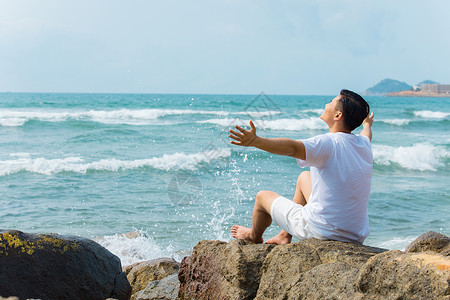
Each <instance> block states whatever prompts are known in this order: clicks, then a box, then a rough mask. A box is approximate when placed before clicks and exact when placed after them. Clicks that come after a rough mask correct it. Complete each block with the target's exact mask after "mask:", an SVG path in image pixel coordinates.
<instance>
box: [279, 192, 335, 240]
mask: <svg viewBox="0 0 450 300" xmlns="http://www.w3.org/2000/svg"><path fill="white" fill-rule="evenodd" d="M302 211H303V206H302V205H300V204H297V203H295V202H294V201H291V200H289V199H287V198H285V197H283V196H280V197H278V198H276V199H275V200H273V203H272V206H271V207H270V216H271V217H272V221H273V222H274V223H275V224H276V225H278V226H280V227H281V228H283V229H284V230H286V231H287V232H288V233H290V234H291V235H292V236H293V237H295V238H296V239H299V240H304V239H309V238H316V239H320V240H328V238H326V237H324V236H323V235H320V234H319V233H317V232H316V231H315V230H313V229H311V227H310V226H309V225H308V223H306V221H305V219H304V218H303V213H302Z"/></svg>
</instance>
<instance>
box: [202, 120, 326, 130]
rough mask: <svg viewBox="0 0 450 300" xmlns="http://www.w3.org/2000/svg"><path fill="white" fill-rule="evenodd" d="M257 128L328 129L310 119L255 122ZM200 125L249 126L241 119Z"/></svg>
mask: <svg viewBox="0 0 450 300" xmlns="http://www.w3.org/2000/svg"><path fill="white" fill-rule="evenodd" d="M253 122H254V123H255V126H256V127H257V128H259V129H272V130H289V131H298V130H308V129H312V130H320V129H327V126H326V124H325V123H324V122H323V121H322V120H321V119H319V118H313V117H311V118H308V119H278V120H253ZM198 123H208V124H215V125H220V126H225V127H228V126H233V125H241V126H247V127H248V126H249V125H248V121H247V120H245V121H244V120H241V119H230V118H224V119H209V120H205V121H198Z"/></svg>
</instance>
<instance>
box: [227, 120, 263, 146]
mask: <svg viewBox="0 0 450 300" xmlns="http://www.w3.org/2000/svg"><path fill="white" fill-rule="evenodd" d="M234 127H235V128H236V129H237V130H239V131H240V132H237V131H234V130H230V131H229V132H230V133H231V134H230V135H229V137H230V138H232V139H233V140H236V141H231V143H232V144H233V145H238V146H245V147H249V146H253V142H254V141H255V140H256V138H257V136H256V127H255V124H253V122H252V120H250V130H245V129H244V128H242V127H240V126H238V125H236V126H234Z"/></svg>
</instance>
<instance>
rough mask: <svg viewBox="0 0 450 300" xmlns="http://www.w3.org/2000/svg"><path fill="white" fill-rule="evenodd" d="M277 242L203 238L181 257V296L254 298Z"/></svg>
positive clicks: (179, 274)
mask: <svg viewBox="0 0 450 300" xmlns="http://www.w3.org/2000/svg"><path fill="white" fill-rule="evenodd" d="M274 247H275V246H274V245H267V244H256V245H254V244H253V245H249V244H247V243H246V242H244V241H237V240H234V241H231V242H230V243H225V242H220V241H200V242H199V243H198V244H197V245H196V246H195V247H194V251H193V254H192V256H188V257H185V258H183V260H182V261H181V267H180V272H179V273H178V279H179V280H180V289H179V294H178V296H179V298H180V299H253V298H254V297H255V296H256V293H257V291H258V285H259V281H260V278H261V266H262V264H263V262H264V259H265V258H266V256H267V254H269V253H270V251H271V250H272V249H273V248H274Z"/></svg>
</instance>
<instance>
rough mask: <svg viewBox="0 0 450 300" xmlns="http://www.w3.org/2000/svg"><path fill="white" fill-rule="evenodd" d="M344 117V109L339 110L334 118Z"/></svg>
mask: <svg viewBox="0 0 450 300" xmlns="http://www.w3.org/2000/svg"><path fill="white" fill-rule="evenodd" d="M343 117H344V115H343V114H342V111H337V112H336V114H335V115H334V120H335V121H338V120H340V119H342V118H343Z"/></svg>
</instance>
